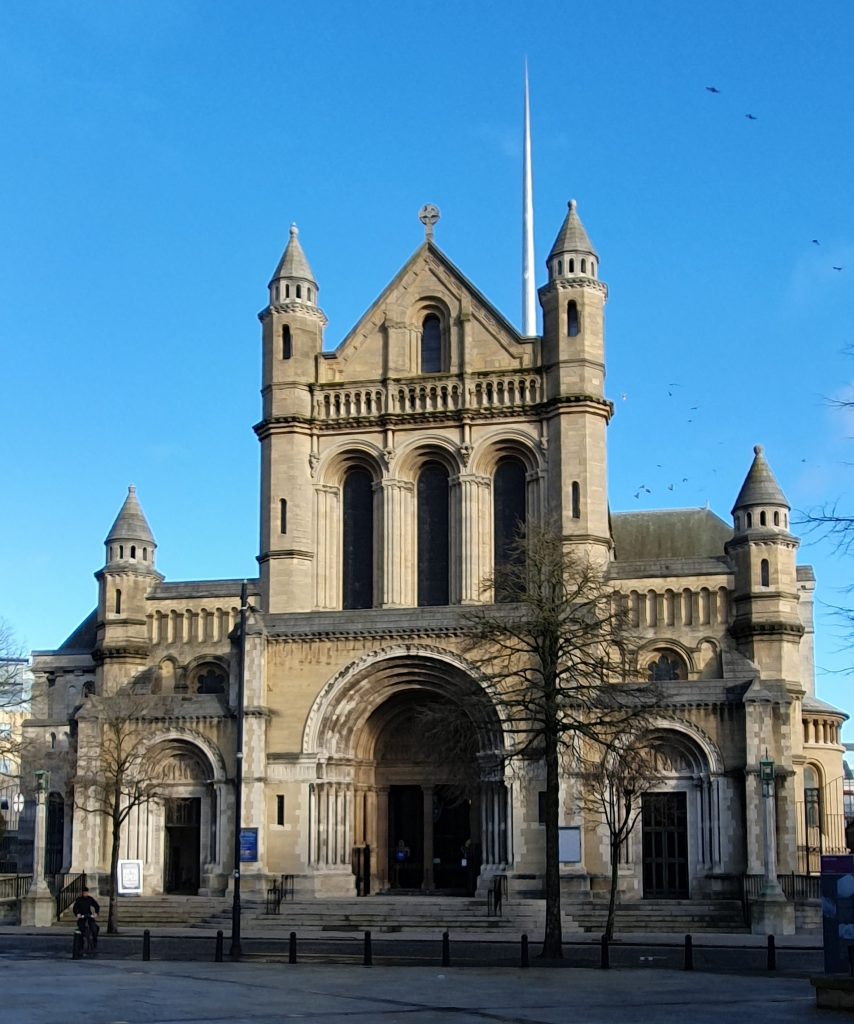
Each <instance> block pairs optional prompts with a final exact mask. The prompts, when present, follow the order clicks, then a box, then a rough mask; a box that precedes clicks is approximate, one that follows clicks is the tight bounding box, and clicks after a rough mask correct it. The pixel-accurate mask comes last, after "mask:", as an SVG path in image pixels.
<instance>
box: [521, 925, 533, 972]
mask: <svg viewBox="0 0 854 1024" xmlns="http://www.w3.org/2000/svg"><path fill="white" fill-rule="evenodd" d="M521 966H522V967H530V966H531V961H530V960H529V959H528V936H527V935H525V934H524V933H523V935H522V963H521Z"/></svg>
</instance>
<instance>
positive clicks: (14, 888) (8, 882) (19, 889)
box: [0, 875, 33, 900]
mask: <svg viewBox="0 0 854 1024" xmlns="http://www.w3.org/2000/svg"><path fill="white" fill-rule="evenodd" d="M32 884H33V876H32V875H7V877H6V878H0V900H19V899H21V897H22V896H26V894H27V892H28V891H29V888H30V886H31V885H32Z"/></svg>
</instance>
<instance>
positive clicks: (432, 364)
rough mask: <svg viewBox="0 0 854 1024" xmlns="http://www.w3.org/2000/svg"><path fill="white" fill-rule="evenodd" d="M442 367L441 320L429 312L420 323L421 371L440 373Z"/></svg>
mask: <svg viewBox="0 0 854 1024" xmlns="http://www.w3.org/2000/svg"><path fill="white" fill-rule="evenodd" d="M442 369H443V367H442V322H441V320H440V319H439V318H438V317H437V316H436V314H435V313H430V314H429V315H428V316H425V317H424V323H423V324H422V325H421V372H422V373H441V372H442Z"/></svg>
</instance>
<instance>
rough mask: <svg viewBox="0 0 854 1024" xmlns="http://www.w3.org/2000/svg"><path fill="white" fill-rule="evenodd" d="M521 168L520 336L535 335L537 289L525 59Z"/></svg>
mask: <svg viewBox="0 0 854 1024" xmlns="http://www.w3.org/2000/svg"><path fill="white" fill-rule="evenodd" d="M522 163H523V168H522V333H523V334H524V335H526V336H530V335H533V334H536V333H537V288H536V284H535V281H534V188H533V184H532V176H531V103H530V98H529V96H528V58H527V57H526V58H525V141H524V156H523V161H522Z"/></svg>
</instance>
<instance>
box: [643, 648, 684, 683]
mask: <svg viewBox="0 0 854 1024" xmlns="http://www.w3.org/2000/svg"><path fill="white" fill-rule="evenodd" d="M687 675H688V674H687V672H686V671H685V664H684V662H683V661H682V659H681V658H680V657H679V656H678V655H677V654H676V653H675V652H674V651H662V653H661V654H660V655H659V657H658V658H656V659H655V660H654V661H651V662H650V663H649V664H648V665H647V679H648V680H649V681H650V682H651V683H659V682H661V683H667V682H672V681H673V680H675V679H686V678H687Z"/></svg>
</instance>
